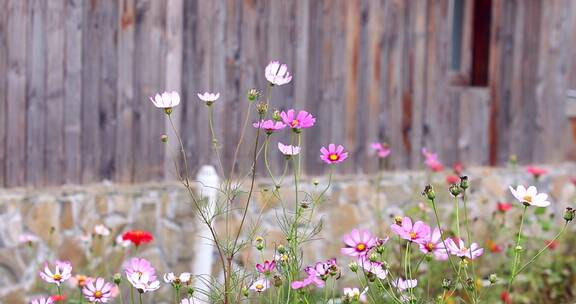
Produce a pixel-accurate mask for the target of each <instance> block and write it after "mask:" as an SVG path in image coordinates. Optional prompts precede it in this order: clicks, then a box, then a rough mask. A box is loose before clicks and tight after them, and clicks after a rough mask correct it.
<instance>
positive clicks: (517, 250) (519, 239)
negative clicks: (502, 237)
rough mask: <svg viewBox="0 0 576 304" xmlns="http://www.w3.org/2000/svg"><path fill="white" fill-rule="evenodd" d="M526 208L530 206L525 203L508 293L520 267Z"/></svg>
mask: <svg viewBox="0 0 576 304" xmlns="http://www.w3.org/2000/svg"><path fill="white" fill-rule="evenodd" d="M526 210H528V206H527V205H524V209H523V210H522V218H521V219H520V228H519V229H518V238H517V239H516V246H515V247H514V248H513V250H514V262H513V263H512V270H511V272H510V279H509V280H508V289H507V291H508V293H510V289H511V288H512V283H513V282H514V279H515V277H516V267H518V262H519V259H520V251H521V248H520V243H521V242H522V227H523V226H524V218H525V217H526Z"/></svg>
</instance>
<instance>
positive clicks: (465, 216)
mask: <svg viewBox="0 0 576 304" xmlns="http://www.w3.org/2000/svg"><path fill="white" fill-rule="evenodd" d="M462 202H463V203H464V225H465V227H466V238H468V245H469V246H470V245H471V244H472V236H471V233H470V231H471V230H470V221H469V219H468V200H467V196H466V190H464V192H462ZM470 256H472V246H470ZM470 264H472V279H473V280H474V282H476V265H475V264H474V261H473V260H470ZM474 298H475V301H476V300H477V299H478V298H479V295H478V290H477V289H476V288H474Z"/></svg>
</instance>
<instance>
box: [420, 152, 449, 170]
mask: <svg viewBox="0 0 576 304" xmlns="http://www.w3.org/2000/svg"><path fill="white" fill-rule="evenodd" d="M422 155H424V157H425V158H426V159H425V160H424V164H425V165H426V166H427V167H428V168H429V169H430V170H432V171H433V172H440V171H442V170H444V165H442V163H441V162H440V160H439V159H438V154H436V153H432V152H429V151H428V150H427V149H426V148H422Z"/></svg>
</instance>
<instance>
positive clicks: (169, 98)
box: [150, 91, 180, 109]
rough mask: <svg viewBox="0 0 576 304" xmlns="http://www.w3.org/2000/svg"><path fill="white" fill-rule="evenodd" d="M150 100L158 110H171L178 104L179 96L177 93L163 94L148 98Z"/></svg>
mask: <svg viewBox="0 0 576 304" xmlns="http://www.w3.org/2000/svg"><path fill="white" fill-rule="evenodd" d="M150 100H151V101H152V103H153V104H154V106H156V107H157V108H160V109H169V108H173V107H175V106H177V105H179V104H180V95H179V94H178V92H175V91H174V92H171V93H169V92H164V93H162V95H160V94H156V95H155V96H154V97H153V98H152V97H150Z"/></svg>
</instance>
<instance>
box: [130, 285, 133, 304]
mask: <svg viewBox="0 0 576 304" xmlns="http://www.w3.org/2000/svg"><path fill="white" fill-rule="evenodd" d="M130 304H134V288H130Z"/></svg>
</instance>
